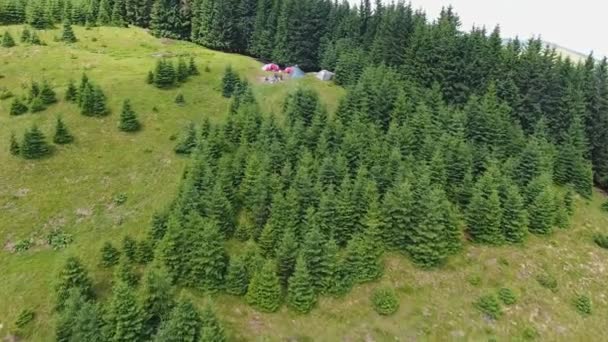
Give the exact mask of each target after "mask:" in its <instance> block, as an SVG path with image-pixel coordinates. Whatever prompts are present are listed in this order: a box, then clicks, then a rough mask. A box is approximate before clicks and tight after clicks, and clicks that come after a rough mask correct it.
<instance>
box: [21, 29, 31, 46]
mask: <svg viewBox="0 0 608 342" xmlns="http://www.w3.org/2000/svg"><path fill="white" fill-rule="evenodd" d="M30 38H31V33H30V29H29V28H27V26H26V27H24V28H23V31H21V42H22V43H27V42H29V41H30Z"/></svg>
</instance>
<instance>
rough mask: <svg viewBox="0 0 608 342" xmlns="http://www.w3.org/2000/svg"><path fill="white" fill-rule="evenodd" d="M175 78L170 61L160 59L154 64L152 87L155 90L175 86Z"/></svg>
mask: <svg viewBox="0 0 608 342" xmlns="http://www.w3.org/2000/svg"><path fill="white" fill-rule="evenodd" d="M175 81H176V76H175V69H174V67H173V63H172V62H171V61H168V60H165V59H161V60H159V61H158V62H157V63H156V69H155V71H154V85H155V86H156V87H157V88H161V89H167V88H171V87H172V86H173V85H175Z"/></svg>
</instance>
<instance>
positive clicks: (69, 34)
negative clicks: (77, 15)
mask: <svg viewBox="0 0 608 342" xmlns="http://www.w3.org/2000/svg"><path fill="white" fill-rule="evenodd" d="M61 40H62V41H64V42H66V43H76V42H77V41H78V39H76V35H75V34H74V30H72V25H71V22H70V21H69V20H66V21H64V22H63V31H62V32H61ZM68 89H69V88H68ZM66 100H68V99H67V98H66ZM68 101H69V100H68Z"/></svg>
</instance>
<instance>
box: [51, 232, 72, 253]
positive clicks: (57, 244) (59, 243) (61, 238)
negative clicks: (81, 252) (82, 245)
mask: <svg viewBox="0 0 608 342" xmlns="http://www.w3.org/2000/svg"><path fill="white" fill-rule="evenodd" d="M72 241H73V238H72V234H68V233H66V232H64V231H63V230H61V229H55V230H53V231H52V232H50V233H49V235H47V237H46V242H47V243H48V244H49V246H51V247H52V248H53V249H54V250H60V249H63V248H66V247H67V246H68V245H69V244H70V243H72Z"/></svg>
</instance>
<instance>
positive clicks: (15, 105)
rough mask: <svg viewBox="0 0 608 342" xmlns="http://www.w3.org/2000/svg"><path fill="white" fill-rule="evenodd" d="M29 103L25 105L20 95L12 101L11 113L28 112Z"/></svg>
mask: <svg viewBox="0 0 608 342" xmlns="http://www.w3.org/2000/svg"><path fill="white" fill-rule="evenodd" d="M27 110H28V108H27V105H25V104H24V103H23V102H22V101H21V99H19V98H18V97H17V98H15V99H14V100H13V102H12V103H11V110H10V115H14V116H16V115H21V114H25V113H27Z"/></svg>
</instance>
